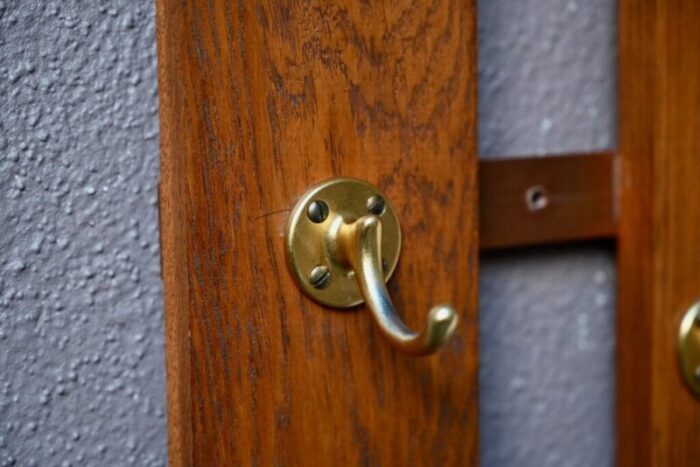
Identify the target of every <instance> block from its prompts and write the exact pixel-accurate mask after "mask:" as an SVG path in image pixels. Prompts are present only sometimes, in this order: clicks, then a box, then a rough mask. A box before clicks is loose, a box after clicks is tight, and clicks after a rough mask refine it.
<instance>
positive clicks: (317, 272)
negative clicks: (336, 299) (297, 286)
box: [309, 266, 331, 289]
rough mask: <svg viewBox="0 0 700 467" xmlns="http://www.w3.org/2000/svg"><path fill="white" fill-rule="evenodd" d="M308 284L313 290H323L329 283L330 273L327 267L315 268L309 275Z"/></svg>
mask: <svg viewBox="0 0 700 467" xmlns="http://www.w3.org/2000/svg"><path fill="white" fill-rule="evenodd" d="M309 282H310V283H311V285H312V286H313V287H314V288H317V289H325V288H326V287H328V284H330V283H331V272H330V271H329V270H328V267H327V266H316V267H315V268H313V269H312V270H311V273H310V274H309Z"/></svg>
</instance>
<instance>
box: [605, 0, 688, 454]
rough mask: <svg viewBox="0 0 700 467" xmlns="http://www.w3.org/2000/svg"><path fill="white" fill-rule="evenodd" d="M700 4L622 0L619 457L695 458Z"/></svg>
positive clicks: (674, 0)
mask: <svg viewBox="0 0 700 467" xmlns="http://www.w3.org/2000/svg"><path fill="white" fill-rule="evenodd" d="M699 20H700V2H697V1H694V0H657V1H644V0H621V2H620V36H619V39H620V87H619V89H620V155H621V180H620V187H621V191H620V195H621V210H620V233H619V297H618V325H617V326H618V381H617V386H618V397H617V426H618V440H617V457H618V465H619V466H621V467H628V466H629V467H632V466H634V467H645V466H656V467H666V466H673V467H686V466H688V467H689V466H697V465H700V399H698V398H694V397H693V396H691V394H690V393H689V392H688V391H687V390H686V388H685V386H684V383H683V381H682V379H681V375H680V371H679V367H678V361H677V355H676V342H677V333H678V325H679V323H680V319H681V316H682V315H683V313H684V312H685V310H686V309H687V308H688V307H689V306H690V305H691V304H692V303H693V301H694V300H697V299H698V298H700V183H698V176H699V175H700V113H699V112H700V51H699V49H698V44H700V27H698V21H699Z"/></svg>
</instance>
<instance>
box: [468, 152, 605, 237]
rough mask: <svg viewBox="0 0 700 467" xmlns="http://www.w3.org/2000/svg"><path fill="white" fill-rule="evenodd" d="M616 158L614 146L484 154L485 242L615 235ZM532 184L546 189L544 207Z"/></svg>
mask: <svg viewBox="0 0 700 467" xmlns="http://www.w3.org/2000/svg"><path fill="white" fill-rule="evenodd" d="M613 164H614V154H612V153H610V152H602V153H592V154H569V155H561V156H547V157H527V158H513V159H486V160H482V161H481V162H480V163H479V204H480V209H479V212H480V216H481V219H480V231H479V240H480V242H481V248H482V249H485V250H490V249H495V248H504V247H513V246H524V245H533V244H541V243H555V242H565V241H576V240H589V239H595V238H606V237H614V236H615V235H616V233H617V226H616V219H615V209H614V195H613V192H614V190H613V181H614V177H613V173H614V170H613ZM528 190H537V191H539V192H540V193H542V196H544V198H543V199H546V202H543V203H544V204H543V207H542V208H541V209H537V208H535V207H534V206H533V205H532V204H530V205H528V199H527V198H528V196H529V195H530V194H531V193H532V192H528Z"/></svg>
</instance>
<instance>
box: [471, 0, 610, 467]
mask: <svg viewBox="0 0 700 467" xmlns="http://www.w3.org/2000/svg"><path fill="white" fill-rule="evenodd" d="M616 23H617V15H616V2H615V1H614V0H517V1H515V0H480V1H479V131H480V134H479V146H480V152H481V154H482V157H494V156H518V155H533V154H535V155H537V154H545V153H556V152H568V151H591V150H596V149H605V148H610V147H614V146H615V144H616V132H615V125H616V123H615V122H616V105H615V102H616V91H615V86H616V65H615V63H616V39H615V35H616ZM481 268H482V269H481V299H480V302H481V309H480V313H481V318H480V324H481V332H480V339H481V340H480V357H481V371H480V398H481V399H480V422H481V433H480V437H481V443H480V448H481V464H482V466H484V467H509V466H513V467H549V466H551V467H561V466H570V467H587V466H590V467H605V466H611V465H613V464H614V445H615V430H614V419H613V417H614V380H615V363H614V347H615V326H614V323H615V315H614V313H615V310H614V294H615V263H614V252H613V249H612V245H611V244H605V243H603V244H582V245H573V246H558V247H541V248H529V249H521V250H516V251H506V252H500V253H497V254H489V255H484V256H483V257H482V263H481Z"/></svg>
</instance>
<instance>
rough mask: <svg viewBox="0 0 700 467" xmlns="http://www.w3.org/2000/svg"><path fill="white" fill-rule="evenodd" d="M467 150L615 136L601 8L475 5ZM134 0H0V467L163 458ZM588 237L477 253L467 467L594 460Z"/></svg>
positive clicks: (144, 66)
mask: <svg viewBox="0 0 700 467" xmlns="http://www.w3.org/2000/svg"><path fill="white" fill-rule="evenodd" d="M479 8H480V12H479V20H480V41H481V45H480V67H481V76H480V83H479V84H480V99H481V103H480V109H479V111H480V118H481V136H480V146H481V151H482V153H483V154H487V155H496V154H497V155H505V154H528V153H533V152H536V153H543V152H555V151H563V150H585V149H594V148H602V147H608V146H610V145H612V144H614V131H613V122H614V106H613V105H614V73H613V64H614V41H613V36H614V23H615V20H614V7H613V1H612V0H588V1H583V0H581V1H579V2H578V3H576V2H575V1H561V0H557V1H555V0H537V1H535V0H528V1H522V0H519V1H515V0H511V1H507V0H482V1H481V2H480V4H479ZM154 40H155V39H154V14H153V1H151V0H144V1H141V2H133V1H132V2H129V1H127V0H121V1H109V2H107V1H99V2H98V1H82V2H81V1H78V0H65V1H61V2H58V1H57V2H43V1H42V2H39V1H36V2H35V1H26V0H25V1H21V0H0V222H1V223H2V230H0V232H1V235H0V375H1V376H0V466H4V465H13V464H15V465H42V466H43V465H76V466H77V465H139V466H141V465H161V464H164V463H165V452H166V449H165V419H164V403H165V397H164V381H163V378H164V371H163V351H162V345H163V337H162V334H163V332H162V321H161V308H162V305H161V295H162V292H161V285H160V277H159V261H158V233H157V211H156V192H155V186H156V182H157V178H158V123H157V91H156V78H155V66H156V62H155V44H154ZM613 283H614V269H613V260H612V256H611V253H610V251H609V249H608V248H607V247H602V246H593V247H591V246H586V247H559V248H546V249H536V250H527V251H518V252H506V253H500V254H497V255H491V256H488V257H485V258H484V263H483V279H482V301H481V307H482V321H481V325H482V337H481V355H482V371H481V397H482V410H481V419H482V445H481V448H482V464H483V465H485V466H508V465H513V466H528V465H533V466H541V465H556V466H560V465H574V466H579V465H580V466H583V465H596V466H598V465H610V464H611V462H612V460H611V459H612V446H613V443H612V433H613V431H612V382H613V367H612V348H613V319H612V316H613V315H612V303H611V302H612V292H613Z"/></svg>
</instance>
